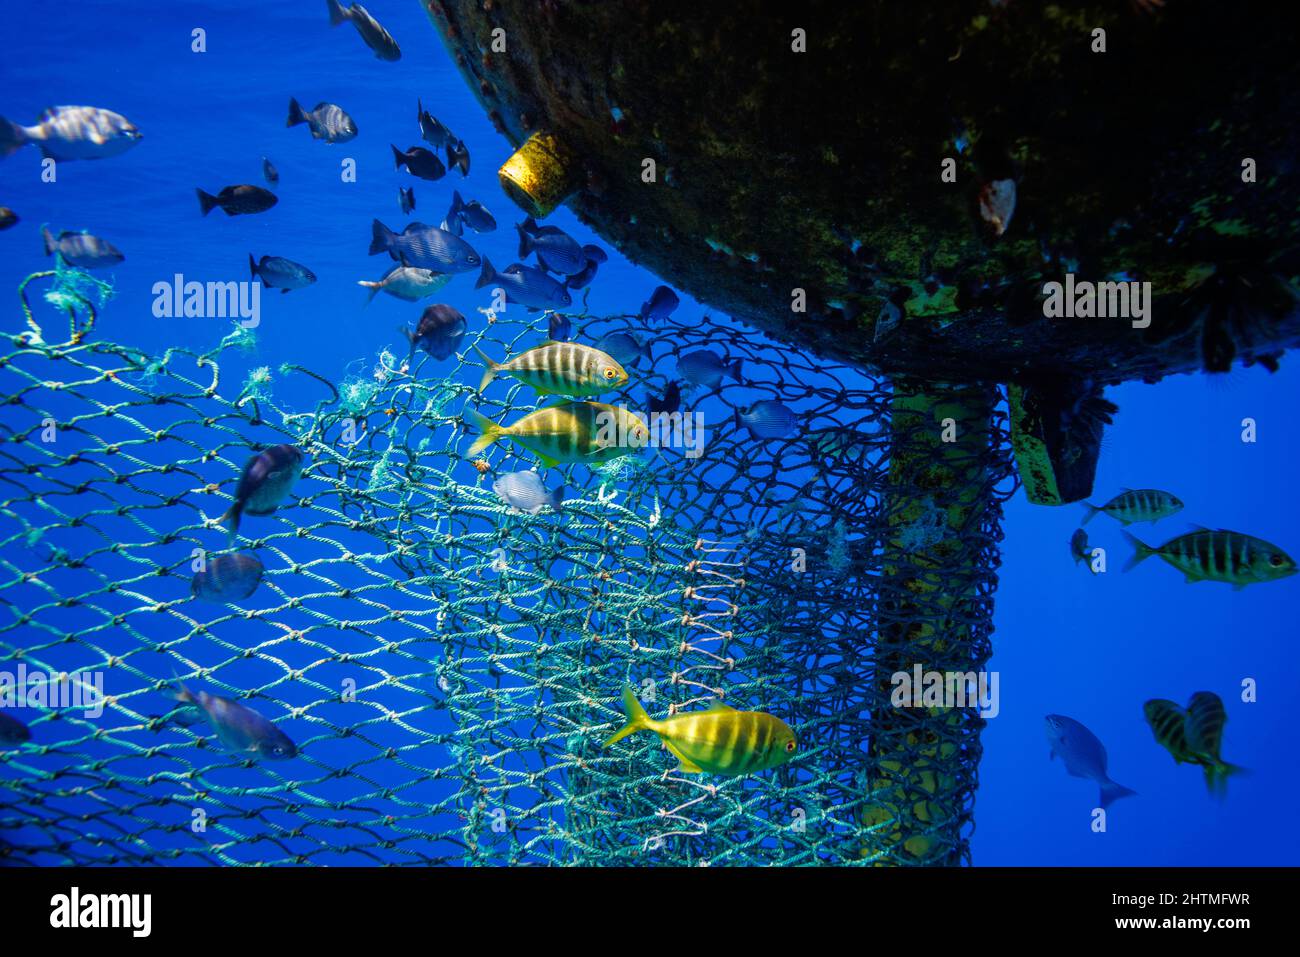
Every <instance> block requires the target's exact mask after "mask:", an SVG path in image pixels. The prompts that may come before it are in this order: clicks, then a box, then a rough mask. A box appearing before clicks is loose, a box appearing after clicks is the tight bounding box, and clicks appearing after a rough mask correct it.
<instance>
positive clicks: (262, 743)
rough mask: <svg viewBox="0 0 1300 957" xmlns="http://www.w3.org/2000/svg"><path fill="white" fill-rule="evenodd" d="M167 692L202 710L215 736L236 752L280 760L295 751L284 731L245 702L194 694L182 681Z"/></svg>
mask: <svg viewBox="0 0 1300 957" xmlns="http://www.w3.org/2000/svg"><path fill="white" fill-rule="evenodd" d="M169 696H170V697H172V698H174V699H175V700H176V701H179V702H180V703H181V704H184V705H189V706H190V707H192V708H197V709H198V710H199V711H200V712H202V713H203V715H204V716H205V717H206V718H207V719H208V723H209V724H210V725H212V730H213V731H215V732H216V733H217V740H218V741H220V742H221V743H222V744H224V745H225V746H226V747H227V748H228V749H230V750H231V751H233V752H234V753H236V754H250V755H257V756H258V757H261V758H267V759H268V760H272V761H284V760H287V759H289V758H292V757H293V756H294V755H296V754H297V753H298V748H297V746H296V745H295V744H294V743H293V742H292V741H290V740H289V737H288V735H286V734H285V733H284V732H283V731H281V730H280V729H279V728H277V727H276V726H275V723H274V722H272V721H269V720H267V719H266V718H264V717H263V716H262V715H261V714H259V713H258V712H256V711H254V710H253V709H252V708H250V707H248V705H244V704H240V703H239V702H238V701H232V700H230V699H229V698H222V697H220V696H218V695H213V694H208V693H207V692H206V691H200V692H199V693H198V694H194V693H192V692H191V691H190V690H189V689H188V688H186V687H185V686H184V685H180V688H179V690H177V691H173V692H170V695H169Z"/></svg>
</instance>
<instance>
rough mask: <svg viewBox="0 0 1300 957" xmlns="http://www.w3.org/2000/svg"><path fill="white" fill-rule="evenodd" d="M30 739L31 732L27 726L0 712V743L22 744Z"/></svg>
mask: <svg viewBox="0 0 1300 957" xmlns="http://www.w3.org/2000/svg"><path fill="white" fill-rule="evenodd" d="M31 739H32V732H31V730H30V729H29V728H28V727H27V725H25V724H23V723H22V722H21V721H19V720H18V719H17V718H11V717H9V715H7V714H5V713H4V712H3V711H0V743H4V744H22V743H23V742H24V741H30V740H31Z"/></svg>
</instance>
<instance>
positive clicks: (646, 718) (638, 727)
mask: <svg viewBox="0 0 1300 957" xmlns="http://www.w3.org/2000/svg"><path fill="white" fill-rule="evenodd" d="M623 713H624V714H625V715H627V724H625V725H623V727H621V728H619V729H618V730H617V731H615V732H614V733H613V734H612V735H610V736H609V738H608V739H607V740H606V741H605V743H604V744H603V745H601V747H605V748H608V747H609V746H610V745H611V744H613V743H614V742H616V741H622V740H623V739H624V738H626V737H627V736H628V735H629V734H635V733H636V732H638V731H648V730H651V729H652V727H653V724H654V722H653V721H651V720H650V715H648V714H646V710H645V708H643V707H642V706H641V702H640V701H638V700H637V697H636V692H635V691H633V690H632V686H631V685H624V686H623Z"/></svg>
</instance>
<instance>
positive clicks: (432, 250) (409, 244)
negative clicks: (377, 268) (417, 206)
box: [370, 219, 482, 273]
mask: <svg viewBox="0 0 1300 957" xmlns="http://www.w3.org/2000/svg"><path fill="white" fill-rule="evenodd" d="M380 253H388V255H389V256H391V257H392V258H393V259H397V260H399V261H402V262H404V264H405V265H407V266H418V267H419V268H421V269H432V270H433V271H434V272H450V273H456V272H468V271H469V270H471V269H477V268H478V267H479V266H480V264H481V263H482V260H481V259H480V258H479V254H478V253H476V252H475V251H474V247H472V246H471V245H470V244H469V243H467V242H465V240H463V239H461V238H460V237H459V236H453V235H452V234H451V233H449V232H447V230H445V229H439V228H437V227H436V226H426V225H424V223H411V224H410V225H409V226H407V227H406V228H405V229H404V230H402V231H401V232H400V233H395V232H393V231H392V230H391V229H389V228H388V227H387V226H385V225H384V224H383V223H381V222H380V221H379V220H377V219H376V220H374V221H373V222H372V223H371V224H370V255H372V256H377V255H379V254H380Z"/></svg>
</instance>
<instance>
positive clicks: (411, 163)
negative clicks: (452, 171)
mask: <svg viewBox="0 0 1300 957" xmlns="http://www.w3.org/2000/svg"><path fill="white" fill-rule="evenodd" d="M388 145H389V146H392V148H393V168H394V169H401V168H402V167H403V166H405V167H406V171H407V172H408V173H410V174H411V175H412V176H418V177H420V179H429V180H438V179H442V178H443V177H444V176H446V175H447V167H445V166H443V165H442V160H440V159H438V154H437V153H434V152H432V151H431V150H426V149H425V148H424V147H423V146H412V147H411V148H410V149H409V150H407V151H406V152H405V153H403V152H402V151H401V150H399V149H398V148H397V147H396V146H393V144H391V143H389V144H388Z"/></svg>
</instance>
